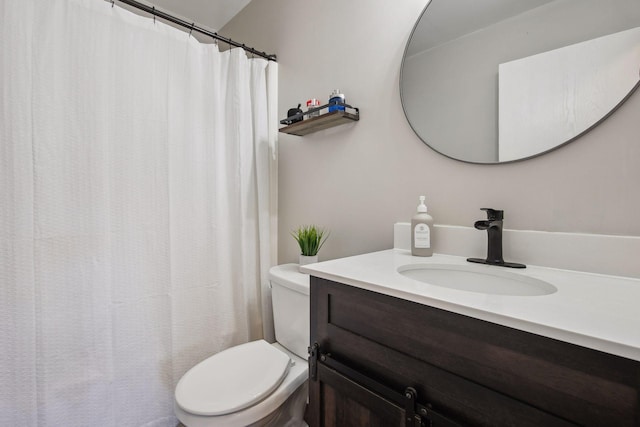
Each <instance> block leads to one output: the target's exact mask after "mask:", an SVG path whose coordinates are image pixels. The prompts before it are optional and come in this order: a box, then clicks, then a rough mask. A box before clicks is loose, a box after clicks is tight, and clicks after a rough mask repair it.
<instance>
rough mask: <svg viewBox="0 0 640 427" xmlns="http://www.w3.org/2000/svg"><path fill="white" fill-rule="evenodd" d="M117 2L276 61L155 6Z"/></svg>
mask: <svg viewBox="0 0 640 427" xmlns="http://www.w3.org/2000/svg"><path fill="white" fill-rule="evenodd" d="M115 1H118V2H120V3H124V4H127V5H129V6H132V7H135V8H136V9H139V10H142V11H144V12H147V13H149V14H151V15H153V16H154V17H156V16H157V17H158V18H162V19H164V20H166V21H169V22H173V23H174V24H177V25H180V26H181V27H184V28H188V29H189V31H197V32H198V33H200V34H204V35H206V36H209V37H211V38H213V39H215V40H220V41H222V42H224V43H226V44H228V45H231V46H235V47H239V48H242V49H244V50H245V51H247V52H249V53H252V54H253V55H256V56H259V57H261V58H264V59H267V60H269V61H274V62H275V61H276V55H269V54H268V53H266V52H260V51H257V50H256V49H254V48H252V47H249V46H245V45H244V44H241V43H238V42H236V41H233V40H231V39H229V38H226V37H223V36H221V35H219V34H218V33H216V32H213V31H210V30H207V29H206V28H203V27H201V26H199V25H198V24H196V23H194V22H187V21H185V20H184V19H180V18H178V17H176V16H173V15H170V14H168V13H167V12H163V11H161V10H159V9H157V8H156V7H155V6H147V5H146V4H144V3H140V2H138V1H136V0H111V4H112V5H113V4H115Z"/></svg>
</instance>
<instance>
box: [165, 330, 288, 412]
mask: <svg viewBox="0 0 640 427" xmlns="http://www.w3.org/2000/svg"><path fill="white" fill-rule="evenodd" d="M290 362H291V359H290V358H289V356H288V355H287V354H285V353H284V352H282V351H280V350H278V349H277V348H275V347H274V346H272V345H271V344H269V343H268V342H266V341H265V340H258V341H252V342H249V343H246V344H242V345H239V346H236V347H232V348H229V349H227V350H224V351H221V352H220V353H218V354H215V355H213V356H211V357H209V358H208V359H205V360H203V361H202V362H200V363H198V364H197V365H196V366H194V367H193V368H191V369H190V370H189V371H188V372H187V373H186V374H184V376H183V377H182V379H180V381H179V382H178V385H177V386H176V403H177V404H178V405H179V406H180V407H181V408H182V409H184V410H185V411H187V412H190V413H192V414H196V415H224V414H230V413H232V412H236V411H239V410H241V409H244V408H247V407H249V406H251V405H253V404H254V403H256V402H259V401H260V400H262V399H264V398H265V397H266V396H268V395H269V394H271V393H272V392H273V391H274V390H275V389H276V388H278V386H279V385H280V383H281V382H282V380H283V379H284V377H285V376H286V375H287V372H288V371H289V365H290Z"/></svg>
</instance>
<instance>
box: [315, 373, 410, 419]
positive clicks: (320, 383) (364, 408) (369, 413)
mask: <svg viewBox="0 0 640 427" xmlns="http://www.w3.org/2000/svg"><path fill="white" fill-rule="evenodd" d="M404 415H405V412H404V409H402V408H400V407H399V406H397V405H395V404H394V403H392V402H390V401H389V400H387V399H385V398H384V397H382V396H379V395H378V394H376V393H374V392H372V391H370V390H368V389H367V388H365V387H363V386H361V385H360V384H358V383H356V382H355V381H353V380H351V379H349V378H347V377H346V376H344V375H342V374H340V373H339V372H337V371H336V370H334V369H331V368H329V367H327V366H325V365H324V364H322V363H319V364H318V367H317V380H316V381H309V420H308V421H309V425H310V426H312V427H321V426H323V427H395V426H404V425H405V423H404Z"/></svg>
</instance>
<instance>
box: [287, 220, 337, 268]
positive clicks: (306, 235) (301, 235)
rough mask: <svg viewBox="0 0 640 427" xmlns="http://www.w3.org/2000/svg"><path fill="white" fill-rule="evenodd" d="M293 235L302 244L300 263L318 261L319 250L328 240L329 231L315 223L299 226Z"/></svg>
mask: <svg viewBox="0 0 640 427" xmlns="http://www.w3.org/2000/svg"><path fill="white" fill-rule="evenodd" d="M291 235H292V236H293V238H294V239H296V242H298V245H299V246H300V265H306V264H312V263H314V262H318V251H319V250H320V248H321V247H322V245H324V242H326V241H327V238H328V237H329V233H328V232H327V230H325V229H323V228H319V227H317V226H315V225H303V226H300V227H298V228H297V229H296V230H295V231H292V232H291Z"/></svg>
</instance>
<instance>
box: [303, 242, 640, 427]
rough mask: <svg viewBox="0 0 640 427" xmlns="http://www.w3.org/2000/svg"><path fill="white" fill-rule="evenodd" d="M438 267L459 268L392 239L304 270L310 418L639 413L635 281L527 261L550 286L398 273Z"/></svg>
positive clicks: (625, 418)
mask: <svg viewBox="0 0 640 427" xmlns="http://www.w3.org/2000/svg"><path fill="white" fill-rule="evenodd" d="M443 266H444V267H447V266H450V267H451V269H452V270H455V269H460V268H462V269H466V268H467V267H466V265H465V262H464V259H463V258H460V257H454V256H445V255H434V256H433V257H432V258H425V259H420V258H417V257H411V256H410V254H409V253H408V251H402V250H389V251H382V252H376V253H372V254H366V255H361V256H356V257H350V258H344V259H339V260H333V261H328V262H323V263H319V264H313V265H310V266H308V267H307V268H306V272H308V273H310V274H311V343H312V347H311V351H310V364H309V369H310V391H309V393H310V405H309V417H308V418H309V419H308V422H309V424H310V425H311V426H312V427H314V426H421V425H427V426H429V425H432V426H434V427H435V426H456V425H460V426H469V425H482V426H504V425H514V426H569V425H593V426H639V425H640V316H639V315H638V314H637V313H638V311H639V310H637V309H634V305H637V303H638V302H639V301H640V280H638V279H631V278H621V277H613V276H604V275H597V274H589V273H579V272H572V271H566V270H557V269H549V268H542V267H532V266H529V267H528V268H527V269H525V270H523V271H518V274H520V275H522V277H524V278H525V281H533V282H536V281H540V282H544V283H546V284H550V285H551V288H552V289H555V291H549V290H548V289H547V290H546V291H545V292H543V293H541V294H532V295H524V296H523V295H509V294H508V293H509V292H506V293H505V292H503V291H500V290H497V291H495V292H496V293H493V291H492V290H491V289H489V291H486V290H485V291H482V292H474V291H469V290H460V289H455V288H451V287H448V286H434V285H432V284H430V283H428V281H429V280H431V279H425V281H420V280H416V279H414V278H410V277H407V276H405V275H403V274H401V273H400V272H402V271H405V270H407V269H422V268H424V269H431V268H443ZM472 268H474V269H477V270H475V271H477V272H479V274H481V275H483V274H484V275H488V276H491V275H493V274H496V278H497V279H500V280H501V279H502V275H505V274H506V275H507V276H505V277H508V275H510V274H512V273H502V272H499V271H501V270H500V269H501V267H491V266H477V267H476V266H474V267H472ZM495 269H498V270H495ZM399 271H400V272H399ZM445 275H446V272H445ZM470 277H473V275H472V276H470ZM514 277H515V276H514ZM445 285H446V283H445Z"/></svg>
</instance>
